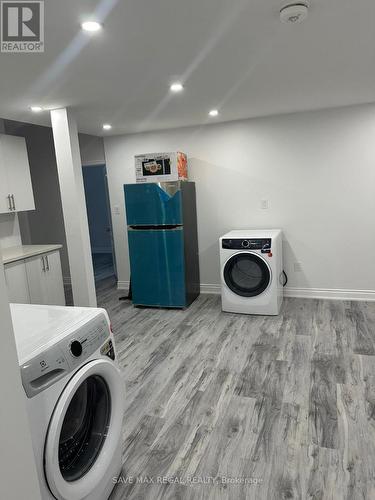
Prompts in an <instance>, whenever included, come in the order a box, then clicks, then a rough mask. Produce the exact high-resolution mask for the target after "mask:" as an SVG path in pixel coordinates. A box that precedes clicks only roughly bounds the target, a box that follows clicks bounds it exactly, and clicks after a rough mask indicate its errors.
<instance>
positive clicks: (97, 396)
mask: <svg viewBox="0 0 375 500" xmlns="http://www.w3.org/2000/svg"><path fill="white" fill-rule="evenodd" d="M123 413H124V389H123V382H122V378H121V374H120V372H119V370H118V369H117V367H116V366H115V364H114V363H112V362H111V361H109V360H106V359H97V360H93V361H90V362H89V363H87V364H86V365H83V366H82V368H81V369H79V370H78V371H77V372H76V373H75V375H73V377H72V378H71V379H70V380H69V382H68V384H67V385H66V386H65V388H64V390H63V392H62V393H61V395H60V398H59V400H58V402H57V404H56V407H55V409H54V412H53V414H52V417H51V421H50V425H49V429H48V434H47V439H46V445H45V451H44V464H45V473H46V479H47V482H48V486H49V488H50V490H51V492H52V494H53V495H54V497H55V498H57V499H58V500H81V499H82V498H91V497H92V496H94V494H96V496H95V498H99V497H100V491H102V490H103V489H104V488H105V487H106V480H108V478H106V480H104V478H105V477H106V475H108V471H110V472H111V467H112V466H113V465H112V463H113V460H114V457H115V456H116V455H117V453H118V449H119V446H121V437H122V420H123ZM114 465H116V469H117V466H118V465H117V464H114ZM116 472H117V470H116V471H113V474H115V473H116Z"/></svg>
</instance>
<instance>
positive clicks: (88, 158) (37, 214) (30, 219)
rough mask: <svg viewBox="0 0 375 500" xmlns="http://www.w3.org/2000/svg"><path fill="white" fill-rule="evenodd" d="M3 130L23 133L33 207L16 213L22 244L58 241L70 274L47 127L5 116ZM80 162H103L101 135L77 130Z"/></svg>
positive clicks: (49, 132) (50, 137)
mask: <svg viewBox="0 0 375 500" xmlns="http://www.w3.org/2000/svg"><path fill="white" fill-rule="evenodd" d="M4 132H5V133H6V134H10V135H18V136H21V137H25V140H26V145H27V152H28V155H29V162H30V171H31V180H32V184H33V190H34V197H35V211H30V212H23V213H20V214H18V216H19V223H20V230H21V237H22V242H23V243H24V244H49V243H51V244H53V243H56V244H61V245H63V248H62V251H61V265H62V270H63V275H64V277H65V278H69V277H70V270H69V259H68V253H67V247H66V237H65V227H64V219H63V212H62V205H61V196H60V187H59V179H58V174H57V165H56V156H55V147H54V143H53V135H52V128H51V127H42V126H39V125H33V124H26V123H20V122H16V121H11V120H5V130H4ZM79 139H80V147H81V148H82V149H81V157H82V163H83V164H87V163H90V164H98V163H102V164H103V163H105V157H104V147H103V139H102V138H101V137H94V136H90V135H86V134H82V135H81V134H79Z"/></svg>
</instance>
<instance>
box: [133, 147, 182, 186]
mask: <svg viewBox="0 0 375 500" xmlns="http://www.w3.org/2000/svg"><path fill="white" fill-rule="evenodd" d="M135 178H136V182H166V181H187V178H188V174H187V156H186V154H185V153H181V152H180V151H177V152H176V153H150V154H144V155H137V156H135Z"/></svg>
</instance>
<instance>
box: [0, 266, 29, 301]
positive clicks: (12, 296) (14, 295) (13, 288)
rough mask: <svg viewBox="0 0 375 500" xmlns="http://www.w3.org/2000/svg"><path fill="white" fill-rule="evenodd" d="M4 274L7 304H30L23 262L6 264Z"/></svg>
mask: <svg viewBox="0 0 375 500" xmlns="http://www.w3.org/2000/svg"><path fill="white" fill-rule="evenodd" d="M4 272H5V281H6V284H7V289H8V297H9V302H15V303H18V304H30V293H29V283H28V280H27V273H26V265H25V262H24V261H23V260H21V261H18V262H13V263H12V264H7V265H6V266H5V267H4Z"/></svg>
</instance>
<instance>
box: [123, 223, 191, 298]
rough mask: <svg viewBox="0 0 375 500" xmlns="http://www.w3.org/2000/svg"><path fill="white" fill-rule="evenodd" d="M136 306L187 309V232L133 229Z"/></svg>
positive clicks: (131, 232) (131, 267)
mask: <svg viewBox="0 0 375 500" xmlns="http://www.w3.org/2000/svg"><path fill="white" fill-rule="evenodd" d="M128 238H129V253H130V270H131V280H132V294H133V303H134V304H135V305H143V306H159V307H185V306H186V289H185V262H184V231H183V228H182V227H179V228H176V229H166V230H142V229H136V230H131V229H130V230H129V231H128Z"/></svg>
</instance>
